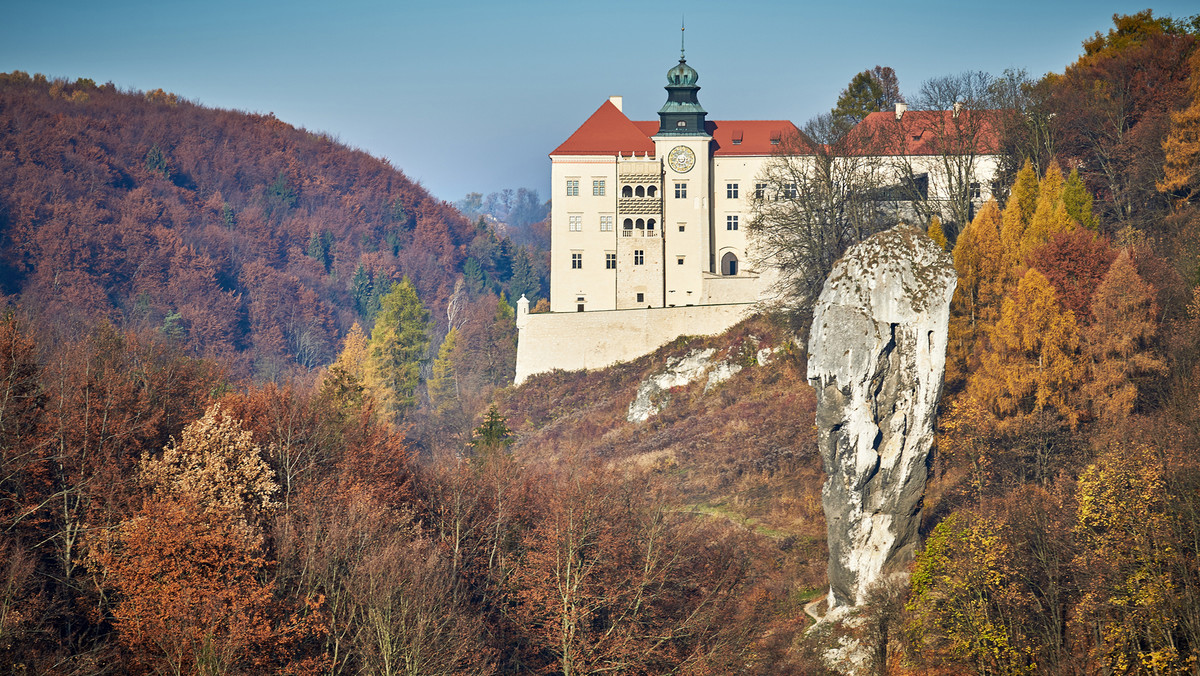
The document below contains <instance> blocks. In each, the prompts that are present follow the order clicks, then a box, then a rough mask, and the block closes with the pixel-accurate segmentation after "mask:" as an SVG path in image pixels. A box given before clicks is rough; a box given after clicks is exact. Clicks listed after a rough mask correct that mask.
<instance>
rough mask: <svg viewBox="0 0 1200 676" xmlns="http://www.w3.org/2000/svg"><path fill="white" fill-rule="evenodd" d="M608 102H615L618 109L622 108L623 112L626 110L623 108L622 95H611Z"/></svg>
mask: <svg viewBox="0 0 1200 676" xmlns="http://www.w3.org/2000/svg"><path fill="white" fill-rule="evenodd" d="M608 102H609V103H611V104H613V105H614V106H616V107H617V110H620V111H621V112H622V113H623V112H625V111H624V110H621V97H620V96H610V97H608Z"/></svg>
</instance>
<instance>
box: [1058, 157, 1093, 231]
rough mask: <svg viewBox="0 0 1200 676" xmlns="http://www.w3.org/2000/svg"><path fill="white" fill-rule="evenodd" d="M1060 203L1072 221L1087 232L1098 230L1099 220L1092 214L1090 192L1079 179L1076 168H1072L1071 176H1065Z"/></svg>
mask: <svg viewBox="0 0 1200 676" xmlns="http://www.w3.org/2000/svg"><path fill="white" fill-rule="evenodd" d="M1062 201H1063V208H1064V209H1066V212H1067V216H1069V217H1070V218H1071V220H1072V221H1074V222H1076V223H1078V224H1079V225H1082V226H1083V227H1085V228H1087V229H1088V230H1098V229H1099V228H1100V221H1099V219H1097V218H1096V215H1095V214H1094V213H1092V192H1091V191H1090V190H1088V189H1087V186H1086V185H1084V183H1083V179H1082V178H1080V177H1079V169H1078V168H1072V169H1071V174H1070V175H1069V176H1067V182H1066V184H1065V185H1063V192H1062Z"/></svg>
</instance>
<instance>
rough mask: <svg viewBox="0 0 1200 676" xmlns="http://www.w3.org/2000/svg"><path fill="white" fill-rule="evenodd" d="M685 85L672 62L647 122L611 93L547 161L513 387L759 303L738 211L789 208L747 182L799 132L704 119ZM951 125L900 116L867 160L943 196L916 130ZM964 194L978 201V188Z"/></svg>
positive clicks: (888, 121)
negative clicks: (543, 251) (541, 278)
mask: <svg viewBox="0 0 1200 676" xmlns="http://www.w3.org/2000/svg"><path fill="white" fill-rule="evenodd" d="M698 79H699V76H698V74H697V73H696V70H695V69H694V68H692V67H691V66H689V65H688V64H687V60H686V58H685V57H684V55H683V53H682V51H681V54H680V58H679V63H678V64H676V65H675V66H674V67H673V68H671V69H670V70H669V71H668V72H667V85H666V90H667V101H666V103H665V104H663V107H662V108H661V109H660V110H659V111H658V120H655V121H633V120H630V119H629V118H628V117H626V116H625V113H624V111H623V110H622V99H621V97H619V96H614V97H611V98H609V99H608V100H607V101H605V102H604V103H603V104H602V105H601V106H600V107H599V108H598V109H597V110H596V112H594V113H593V114H592V115H591V117H589V118H588V119H587V120H586V121H585V122H584V123H583V124H582V125H581V126H580V127H579V128H578V129H577V130H576V131H575V132H574V133H573V134H571V136H570V137H569V138H567V140H566V141H564V142H563V143H562V144H561V145H559V146H558V147H557V148H555V149H554V151H553V152H551V153H550V160H551V180H552V183H551V185H552V191H553V197H552V202H551V254H550V312H549V313H539V314H530V313H529V303H528V301H527V300H524V299H523V300H522V301H518V306H517V325H518V328H519V330H520V338H519V341H518V352H517V373H516V382H517V383H518V384H519V383H521V382H522V381H524V380H525V378H527V377H528V376H530V375H533V374H535V373H540V372H544V371H549V370H553V369H556V368H561V369H566V370H574V369H580V368H599V367H603V366H607V365H609V364H612V363H615V362H618V361H625V360H629V359H634V358H636V357H638V356H641V355H643V354H647V353H649V352H651V351H653V350H654V349H656V348H657V347H659V346H661V345H663V344H665V343H667V342H669V341H670V340H672V339H674V338H675V337H677V336H679V335H685V334H697V335H710V334H715V333H720V332H722V331H724V330H726V329H727V328H729V327H730V326H732V325H733V324H735V323H736V322H737V321H739V320H740V319H742V318H743V317H745V316H747V315H748V314H750V313H751V312H752V311H753V309H754V307H755V304H756V303H757V302H759V301H761V300H764V299H766V298H767V297H768V295H769V294H770V293H771V290H772V289H773V287H774V282H775V281H776V278H777V273H776V271H775V270H774V269H773V268H771V267H770V265H769V264H764V263H763V262H762V256H760V255H756V252H755V250H754V242H753V241H752V239H751V238H748V237H747V229H746V226H747V222H748V219H749V214H750V213H751V200H752V199H754V198H759V199H762V198H764V193H765V192H767V191H773V192H777V193H781V194H778V195H771V197H781V198H784V199H786V198H788V197H794V195H792V194H789V191H791V192H794V191H795V187H794V186H791V187H790V188H789V186H787V185H784V186H768V185H767V183H766V182H765V179H763V178H761V177H762V176H763V174H764V171H763V170H764V167H765V166H766V163H768V162H770V161H771V160H772V158H774V157H777V156H779V154H780V152H781V149H782V148H781V147H782V146H784V144H785V140H787V139H795V138H802V135H801V133H800V130H799V129H798V128H797V127H796V125H794V124H793V123H791V122H789V121H786V120H732V121H714V120H708V119H707V112H706V111H705V110H704V108H703V107H702V106H701V105H700V102H699V99H698V96H697V94H698V92H699V90H700V87H699V86H698V85H697V84H696V83H697V81H698ZM905 112H906V111H905V110H904V109H903V108H902V107H901V106H897V109H896V111H895V113H894V117H893V113H892V112H891V111H888V112H884V113H872V114H871V115H868V116H867V119H865V120H863V122H861V123H860V124H859V125H858V127H856V128H855V129H854V130H853V132H852V134H853V133H857V134H858V135H860V136H863V135H867V134H868V130H884V129H891V128H893V127H897V125H900V124H901V120H902V118H903V117H905ZM931 115H932V116H931ZM933 116H936V117H933ZM950 116H953V117H952V118H951V117H950ZM959 116H960V111H959V109H958V108H956V109H955V110H954V111H945V113H944V114H943V113H942V112H940V111H933V112H932V113H930V112H928V111H919V112H918V113H917V114H915V115H914V114H913V113H909V114H908V115H907V117H908V118H909V119H908V120H905V121H904V122H909V121H912V120H913V119H914V118H917V120H916V121H917V122H918V123H919V126H920V127H921V129H919V130H917V133H915V134H914V133H912V132H913V129H911V128H908V127H905V128H904V129H903V131H901V132H899V133H897V134H895V135H893V136H892V137H891V139H892V140H891V142H889V143H887V144H885V145H886V147H883V148H881V149H880V150H878V151H877V152H878V153H879V154H881V155H888V156H897V157H904V158H905V161H906V164H905V172H906V173H909V174H913V172H914V167H915V172H916V173H915V174H914V175H919V176H920V177H922V178H918V179H917V180H915V181H914V180H910V181H909V183H910V184H912V185H914V186H916V185H917V183H918V181H922V180H923V182H922V183H920V186H919V189H920V190H922V191H924V192H923V194H924V195H926V196H928V195H929V194H930V193H931V192H932V193H933V194H935V195H936V194H937V193H938V192H939V191H940V192H947V191H950V190H953V189H954V185H953V181H952V180H948V179H942V180H939V179H938V176H939V173H938V171H937V165H938V162H937V161H936V159H937V158H936V155H937V153H938V152H940V149H939V148H938V147H937V143H936V142H935V140H934V139H935V137H936V136H937V134H936V133H926V132H928V129H927V128H928V127H929V126H930V125H931V124H933V123H934V122H935V121H939V120H942V119H946V120H949V119H954V120H957V119H958V118H959ZM963 119H966V118H963ZM910 127H911V125H910ZM898 128H899V127H898ZM870 135H871V137H872V138H876V137H878V136H879V135H877V134H873V133H872V134H870ZM974 142H975V141H973V143H974ZM991 144H992V145H994V142H991ZM872 152H875V151H874V150H873V151H872ZM992 152H993V153H994V151H992ZM980 157H981V158H982V159H981V162H980V163H981V164H982V165H983V166H982V167H981V171H979V172H978V173H979V175H981V176H990V175H991V174H994V172H995V166H996V163H995V158H994V156H992V155H988V154H986V153H983V154H981V155H980ZM989 158H990V159H989ZM897 166H899V165H897ZM922 170H923V171H922ZM970 189H971V190H972V191H973V193H972V197H973V198H976V199H979V200H982V199H986V197H988V196H989V195H988V194H987V192H988V191H987V186H986V185H984V182H983V181H979V182H973V183H972V185H971V187H970Z"/></svg>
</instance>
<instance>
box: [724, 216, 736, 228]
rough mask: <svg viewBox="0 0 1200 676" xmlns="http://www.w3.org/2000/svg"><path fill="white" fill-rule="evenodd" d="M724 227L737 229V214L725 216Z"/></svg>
mask: <svg viewBox="0 0 1200 676" xmlns="http://www.w3.org/2000/svg"><path fill="white" fill-rule="evenodd" d="M725 229H726V230H737V229H738V217H737V216H726V217H725Z"/></svg>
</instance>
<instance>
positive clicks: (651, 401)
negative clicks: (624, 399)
mask: <svg viewBox="0 0 1200 676" xmlns="http://www.w3.org/2000/svg"><path fill="white" fill-rule="evenodd" d="M715 353H716V350H715V349H712V348H709V349H707V350H692V351H691V352H689V353H687V354H686V355H684V356H683V357H679V358H678V359H672V360H670V361H668V362H667V367H666V368H665V369H664V370H663V372H662V373H658V374H656V375H653V376H650V377H649V378H647V379H645V380H643V381H642V384H641V385H639V386H638V391H637V394H636V395H634V398H633V402H632V403H631V404H629V413H628V414H626V416H625V419H626V420H628V421H629V422H642V421H645V420H649V419H650V416H652V415H655V414H656V413H658V412H659V411H661V410H662V409H663V406H665V405H666V403H667V402H666V398H665V397H664V396H663V393H665V392H666V391H667V390H669V389H671V388H672V387H682V386H684V385H687V384H688V383H690V382H692V381H693V380H697V379H698V378H700V376H702V375H704V374H705V373H707V372H708V366H709V362H708V360H709V358H710V357H712V356H713V354H715Z"/></svg>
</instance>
